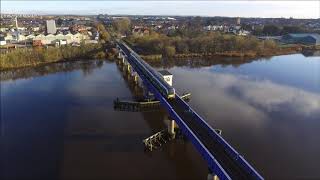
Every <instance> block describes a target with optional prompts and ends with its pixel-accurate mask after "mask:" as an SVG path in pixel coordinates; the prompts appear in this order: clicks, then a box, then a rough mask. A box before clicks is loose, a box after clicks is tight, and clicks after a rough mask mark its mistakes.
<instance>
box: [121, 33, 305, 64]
mask: <svg viewBox="0 0 320 180" xmlns="http://www.w3.org/2000/svg"><path fill="white" fill-rule="evenodd" d="M125 41H126V42H127V43H129V44H130V45H131V46H132V47H133V48H134V50H136V51H137V52H138V53H139V54H141V55H142V56H143V57H145V59H146V60H156V59H161V58H162V57H168V58H186V57H210V56H227V57H252V58H257V57H265V56H273V55H283V54H292V53H297V52H301V50H302V47H301V46H298V45H286V46H283V45H280V44H278V43H276V42H275V41H273V40H259V39H257V38H256V37H254V36H236V35H232V34H221V33H201V34H198V35H197V36H192V37H188V36H174V37H170V36H166V35H164V34H158V33H155V32H153V33H151V34H150V35H146V36H134V35H133V36H129V37H127V38H126V39H125ZM161 55H162V56H161Z"/></svg>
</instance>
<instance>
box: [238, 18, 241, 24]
mask: <svg viewBox="0 0 320 180" xmlns="http://www.w3.org/2000/svg"><path fill="white" fill-rule="evenodd" d="M240 23H241V20H240V17H238V18H237V25H240Z"/></svg>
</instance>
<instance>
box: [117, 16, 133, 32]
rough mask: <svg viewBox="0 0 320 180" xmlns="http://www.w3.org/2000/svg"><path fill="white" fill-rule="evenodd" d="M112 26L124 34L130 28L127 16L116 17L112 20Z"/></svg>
mask: <svg viewBox="0 0 320 180" xmlns="http://www.w3.org/2000/svg"><path fill="white" fill-rule="evenodd" d="M113 26H114V28H115V30H116V31H118V32H119V33H121V34H125V33H127V32H128V31H129V30H130V27H131V21H130V19H128V18H122V19H117V20H115V21H114V22H113Z"/></svg>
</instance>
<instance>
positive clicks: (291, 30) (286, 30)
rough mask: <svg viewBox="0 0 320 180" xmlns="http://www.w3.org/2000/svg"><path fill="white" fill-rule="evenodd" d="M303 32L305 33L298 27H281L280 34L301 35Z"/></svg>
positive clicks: (304, 30)
mask: <svg viewBox="0 0 320 180" xmlns="http://www.w3.org/2000/svg"><path fill="white" fill-rule="evenodd" d="M303 32H307V30H306V29H304V28H302V27H300V26H283V29H282V34H288V33H303Z"/></svg>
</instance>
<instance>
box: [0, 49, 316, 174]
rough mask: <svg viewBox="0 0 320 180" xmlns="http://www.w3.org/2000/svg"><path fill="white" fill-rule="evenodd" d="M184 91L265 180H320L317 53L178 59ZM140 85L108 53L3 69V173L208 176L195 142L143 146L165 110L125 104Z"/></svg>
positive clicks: (174, 67) (177, 76)
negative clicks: (101, 57)
mask: <svg viewBox="0 0 320 180" xmlns="http://www.w3.org/2000/svg"><path fill="white" fill-rule="evenodd" d="M152 65H153V66H154V67H155V68H157V69H162V68H165V69H168V70H169V71H170V72H171V73H172V74H173V75H174V76H173V84H174V86H175V88H176V89H177V91H178V92H180V94H181V93H183V92H191V93H192V97H191V101H190V104H191V106H192V107H193V108H194V109H195V110H196V111H197V112H198V113H199V114H200V115H201V116H202V117H204V118H205V119H206V121H207V122H208V123H209V124H210V125H211V126H213V127H214V128H219V129H222V136H223V137H224V138H225V139H226V140H227V141H228V142H229V143H230V144H231V145H232V146H233V147H234V148H235V149H236V150H237V151H238V152H240V153H241V154H242V155H243V156H244V157H245V159H246V160H247V161H248V162H250V163H251V164H252V165H253V166H254V167H255V168H256V169H257V170H258V171H259V172H260V173H261V174H262V175H263V176H264V177H265V178H266V179H299V178H303V179H306V178H314V179H319V178H320V171H319V162H320V156H319V152H320V143H319V137H320V118H319V117H320V60H319V57H305V56H303V55H300V54H294V55H283V56H275V57H271V58H260V59H256V60H243V59H237V58H216V59H212V60H201V59H200V60H196V59H194V60H175V61H170V62H163V63H153V64H152ZM140 95H141V88H139V87H137V86H135V85H134V84H133V83H132V82H131V81H130V78H129V79H128V76H127V75H126V74H124V73H123V72H122V71H121V68H118V66H117V64H116V63H114V62H110V61H94V60H93V61H79V62H69V63H57V64H51V65H46V66H42V67H36V68H26V69H20V70H15V71H7V72H1V141H2V148H1V164H2V166H1V169H0V172H1V173H0V174H2V175H3V178H0V179H206V178H207V172H208V168H207V166H206V164H205V161H204V160H203V159H202V158H201V156H200V155H199V154H198V153H197V151H196V150H195V148H194V147H193V146H192V144H191V143H190V142H188V141H183V140H180V139H179V140H176V141H173V142H170V143H168V144H166V145H165V146H164V147H163V148H161V149H159V150H156V151H153V152H151V153H150V152H145V151H144V148H143V145H142V140H143V139H144V138H146V137H148V136H150V135H152V134H153V133H156V132H158V131H160V130H162V129H165V128H166V125H165V120H166V119H167V115H166V113H165V112H164V111H154V112H123V111H115V110H114V109H113V101H114V100H115V99H116V98H119V99H125V100H132V99H136V98H139V97H140Z"/></svg>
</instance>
